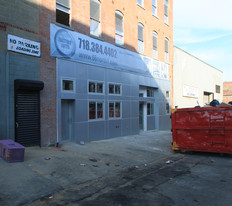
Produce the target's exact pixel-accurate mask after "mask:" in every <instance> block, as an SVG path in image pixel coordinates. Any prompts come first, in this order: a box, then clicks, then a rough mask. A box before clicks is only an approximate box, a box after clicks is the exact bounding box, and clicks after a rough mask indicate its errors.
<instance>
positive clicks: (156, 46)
mask: <svg viewBox="0 0 232 206" xmlns="http://www.w3.org/2000/svg"><path fill="white" fill-rule="evenodd" d="M157 39H158V35H157V33H156V32H153V58H156V59H158V45H157V44H158V40H157Z"/></svg>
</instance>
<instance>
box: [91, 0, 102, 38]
mask: <svg viewBox="0 0 232 206" xmlns="http://www.w3.org/2000/svg"><path fill="white" fill-rule="evenodd" d="M90 34H91V35H93V36H96V37H101V5H100V2H99V1H98V0H90Z"/></svg>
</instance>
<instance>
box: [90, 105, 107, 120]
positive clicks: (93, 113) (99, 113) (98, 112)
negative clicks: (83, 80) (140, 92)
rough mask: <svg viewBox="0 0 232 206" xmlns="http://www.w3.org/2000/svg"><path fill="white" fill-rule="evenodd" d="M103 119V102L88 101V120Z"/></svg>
mask: <svg viewBox="0 0 232 206" xmlns="http://www.w3.org/2000/svg"><path fill="white" fill-rule="evenodd" d="M102 119H104V102H103V101H89V120H102Z"/></svg>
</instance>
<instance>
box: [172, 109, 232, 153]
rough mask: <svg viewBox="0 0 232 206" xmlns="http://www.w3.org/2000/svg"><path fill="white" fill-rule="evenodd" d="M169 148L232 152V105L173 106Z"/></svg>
mask: <svg viewBox="0 0 232 206" xmlns="http://www.w3.org/2000/svg"><path fill="white" fill-rule="evenodd" d="M171 119H172V138H173V141H172V149H173V150H184V151H201V152H217V153H232V106H229V107H200V108H185V109H174V110H172V114H171Z"/></svg>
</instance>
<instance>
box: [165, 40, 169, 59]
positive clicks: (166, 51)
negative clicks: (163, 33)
mask: <svg viewBox="0 0 232 206" xmlns="http://www.w3.org/2000/svg"><path fill="white" fill-rule="evenodd" d="M168 47H169V40H168V38H165V63H168V62H169V48H168Z"/></svg>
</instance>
